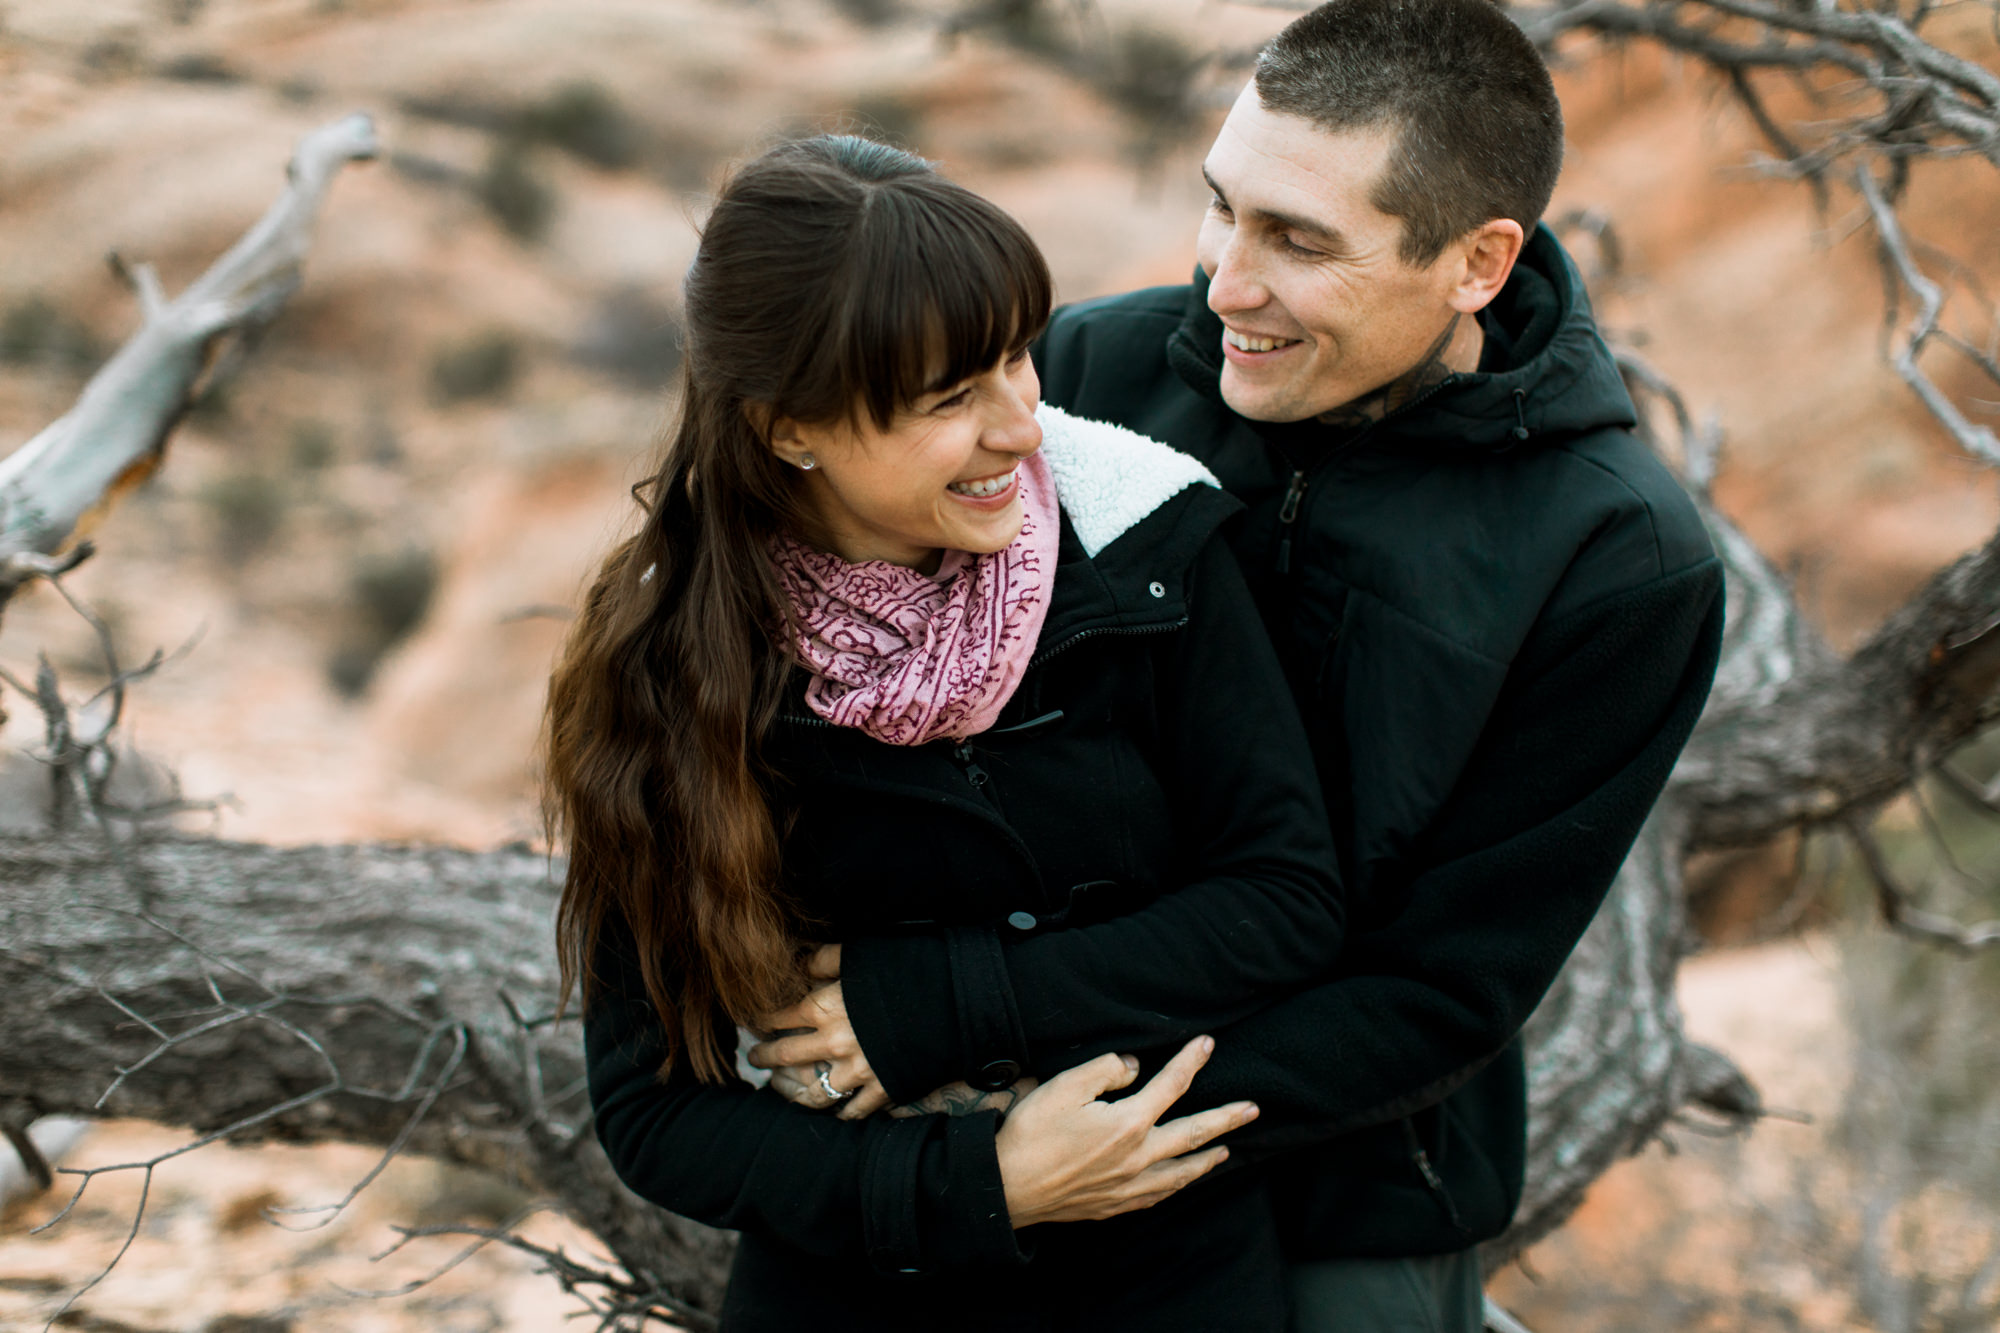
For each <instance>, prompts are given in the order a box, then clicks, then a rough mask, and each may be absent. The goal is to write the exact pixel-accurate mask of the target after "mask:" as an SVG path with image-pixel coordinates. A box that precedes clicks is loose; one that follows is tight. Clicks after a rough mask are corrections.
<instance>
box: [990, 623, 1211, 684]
mask: <svg viewBox="0 0 2000 1333" xmlns="http://www.w3.org/2000/svg"><path fill="white" fill-rule="evenodd" d="M1187 623H1188V618H1187V617H1186V616H1182V617H1181V618H1180V619H1178V620H1170V621H1161V622H1160V623H1158V624H1155V625H1099V626H1098V627H1097V628H1096V629H1087V630H1082V631H1079V632H1078V633H1075V634H1072V635H1070V636H1069V637H1068V638H1067V639H1064V640H1063V641H1062V642H1061V643H1058V644H1056V645H1054V646H1053V647H1050V648H1044V649H1042V650H1041V651H1040V652H1038V653H1036V654H1035V655H1034V656H1033V657H1031V658H1029V659H1028V669H1029V670H1031V671H1032V670H1033V669H1034V668H1036V667H1038V666H1040V665H1041V664H1042V663H1044V662H1046V661H1048V660H1049V659H1050V658H1051V657H1054V656H1056V654H1058V653H1065V652H1068V651H1069V649H1070V645H1072V644H1077V643H1082V642H1083V641H1084V640H1085V639H1094V638H1096V637H1097V636H1098V635H1100V634H1168V633H1171V632H1172V631H1174V630H1177V629H1186V628H1187Z"/></svg>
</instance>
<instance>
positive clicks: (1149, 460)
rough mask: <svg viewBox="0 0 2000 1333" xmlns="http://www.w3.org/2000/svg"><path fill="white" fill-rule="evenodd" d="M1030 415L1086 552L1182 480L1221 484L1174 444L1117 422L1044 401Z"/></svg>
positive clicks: (1107, 541)
mask: <svg viewBox="0 0 2000 1333" xmlns="http://www.w3.org/2000/svg"><path fill="white" fill-rule="evenodd" d="M1035 420H1037V421H1039V422H1040V423H1041V425H1042V457H1043V458H1045V459H1047V460H1048V464H1049V471H1050V472H1051V473H1052V474H1054V476H1055V479H1056V496H1057V498H1058V499H1059V500H1061V501H1062V507H1063V512H1064V513H1066V514H1068V515H1069V523H1070V526H1071V527H1072V528H1074V529H1075V530H1076V535H1077V539H1078V540H1079V541H1081V542H1082V543H1083V549H1084V551H1085V553H1086V554H1088V555H1090V556H1092V557H1093V558H1094V557H1095V556H1096V555H1097V553H1098V552H1099V551H1102V550H1103V549H1104V548H1105V547H1107V546H1109V545H1111V543H1112V542H1114V541H1116V540H1118V538H1119V537H1120V536H1122V535H1124V533H1126V532H1127V531H1129V530H1130V529H1131V528H1132V527H1134V526H1135V525H1136V524H1137V523H1138V522H1139V520H1140V519H1142V518H1144V517H1146V515H1148V514H1150V513H1152V512H1153V511H1154V510H1155V509H1158V508H1159V507H1160V506H1161V505H1163V504H1165V503H1166V502H1167V501H1168V500H1171V499H1172V498H1173V497H1174V496H1176V495H1179V494H1180V493H1181V492H1182V491H1184V490H1186V489H1187V488H1188V487H1190V486H1197V485H1199V486H1215V487H1218V488H1219V487H1220V486H1221V485H1222V483H1221V482H1219V481H1217V480H1216V479H1215V474H1214V473H1212V472H1210V471H1209V470H1208V469H1207V468H1205V467H1203V466H1202V465H1201V464H1200V463H1197V462H1196V461H1195V460H1194V459H1192V458H1190V457H1188V455H1186V454H1184V453H1182V452H1181V451H1180V450H1178V449H1174V448H1171V447H1169V446H1167V445H1164V444H1161V443H1160V442H1159V441H1158V440H1154V439H1148V438H1147V437H1146V436H1144V435H1141V434H1139V433H1137V432H1136V431H1129V430H1126V429H1125V428H1124V427H1123V426H1114V425H1112V424H1111V423H1110V422H1108V421H1091V420H1089V419H1087V418H1085V417H1073V416H1071V415H1070V414H1069V413H1067V412H1065V411H1063V410H1062V409H1061V408H1059V407H1051V406H1049V405H1048V404H1047V403H1043V404H1042V405H1041V406H1040V407H1039V408H1037V409H1035Z"/></svg>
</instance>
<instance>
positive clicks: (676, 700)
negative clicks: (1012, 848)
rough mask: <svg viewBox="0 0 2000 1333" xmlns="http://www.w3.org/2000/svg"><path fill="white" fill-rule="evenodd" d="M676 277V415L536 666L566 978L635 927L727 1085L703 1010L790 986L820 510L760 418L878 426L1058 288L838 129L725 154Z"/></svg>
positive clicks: (673, 1041)
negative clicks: (784, 807)
mask: <svg viewBox="0 0 2000 1333" xmlns="http://www.w3.org/2000/svg"><path fill="white" fill-rule="evenodd" d="M686 292H687V299H686V326H687V346H686V355H685V358H684V361H683V366H682V373H681V402H680V418H679V422H678V424H677V425H676V426H675V428H674V429H673V430H672V431H671V432H670V434H669V437H668V439H667V442H666V448H665V454H664V457H663V459H662V460H661V463H660V466H659V468H658V470H657V471H656V472H655V473H654V474H653V475H652V476H651V477H649V478H648V479H647V480H645V481H643V482H641V483H639V485H638V486H636V487H634V488H633V495H634V498H635V499H637V500H638V502H639V504H640V507H641V508H642V509H643V510H644V517H643V520H642V522H641V525H640V528H639V531H638V534H637V535H636V536H633V537H632V538H630V539H628V540H627V541H625V542H623V543H622V544H621V545H619V546H618V547H617V549H616V550H614V551H613V552H612V553H611V555H610V557H609V558H608V559H607V560H606V561H605V562H604V566H603V568H602V569H601V570H600V571H599V572H598V575H597V578H596V581H595V582H594V583H593V584H592V586H591V588H590V591H589V593H588V595H587V596H586V597H585V599H584V603H583V608H582V611H581V613H580V614H579V616H578V617H577V620H576V623H575V625H574V627H573V628H572V630H571V632H570V635H569V639H568V641H567V643H566V645H565V646H564V649H563V653H562V657H561V660H560V661H559V662H558V664H557V666H556V670H555V674H554V677H553V679H552V680H551V681H550V685H549V702H548V717H547V730H546V740H545V743H546V750H547V776H546V788H545V794H544V806H545V810H546V813H547V818H548V823H549V832H550V837H551V840H552V842H554V843H556V844H558V845H566V846H567V850H568V854H569V865H568V873H567V877H566V879H565V881H564V885H563V894H562V902H561V905H560V908H559V909H558V915H557V922H556V940H557V947H558V949H559V951H560V955H561V965H562V987H563V995H564V996H565V997H567V996H568V995H569V994H570V988H571V987H572V986H574V985H577V984H578V983H579V982H581V985H582V990H583V996H584V1003H585V1004H586V1006H587V1005H589V1004H590V1003H591V1002H592V1000H593V997H594V994H595V990H596V985H597V983H596V980H595V975H596V969H595V968H594V967H593V961H594V960H595V959H596V957H597V955H598V951H599V948H600V946H601V945H602V944H603V943H605V941H606V936H607V932H608V931H609V930H611V929H613V928H622V929H623V930H627V931H629V932H630V937H631V938H630V943H631V946H632V947H633V948H634V949H635V950H636V956H637V962H638V966H639V970H640V975H641V977H642V979H643V982H644V985H645V990H646V998H647V999H648V1000H649V1001H650V1002H651V1004H652V1006H653V1008H654V1010H655V1011H656V1012H657V1014H658V1015H659V1018H660V1021H661V1026H662V1028H663V1029H664V1032H665V1040H666V1046H667V1056H666V1062H665V1067H664V1068H663V1070H662V1072H663V1073H664V1072H665V1068H671V1067H672V1065H673V1064H674V1062H675V1061H676V1060H677V1059H679V1058H680V1057H681V1056H683V1055H685V1056H687V1057H688V1058H689V1059H690V1060H691V1061H692V1064H693V1067H694V1070H695V1072H696V1073H697V1075H698V1076H700V1077H701V1078H704V1079H707V1080H710V1081H715V1082H719V1081H721V1080H723V1079H724V1078H726V1077H728V1070H729V1066H728V1065H727V1064H726V1062H725V1056H724V1050H723V1047H722V1046H721V1044H720V1043H719V1042H718V1040H717V1036H718V1027H726V1025H725V1024H722V1023H719V1021H718V1020H719V1019H721V1018H722V1016H724V1015H726V1016H727V1018H728V1019H731V1020H734V1021H736V1022H742V1023H747V1022H750V1021H752V1020H753V1019H754V1018H755V1017H756V1016H757V1015H760V1014H764V1013H768V1012H770V1011H771V1010H772V1009H775V1008H778V1007H780V1006H782V1005H784V1004H786V1003H788V1002H789V1001H790V1000H792V999H793V998H796V996H797V994H798V993H799V991H800V989H801V987H802V985H803V976H802V973H801V971H800V968H799V964H798V950H799V945H800V943H801V940H800V927H801V926H802V925H803V924H804V923H803V922H801V921H800V920H799V919H798V918H797V916H796V913H795V912H794V910H793V908H792V905H791V903H790V901H789V900H788V898H787V896H786V895H785V893H784V890H783V880H782V874H781V866H780V863H779V861H780V858H779V851H780V835H779V831H778V829H777V827H776V824H775V821H774V819H773V814H772V809H771V804H770V801H769V798H768V795H767V787H768V785H769V784H768V775H767V774H766V773H765V772H764V770H763V767H762V765H761V763H760V760H759V750H760V746H761V742H762V739H763V737H764V735H765V733H766V732H767V731H768V729H769V728H770V726H771V723H772V722H773V720H774V719H775V717H776V716H777V713H778V709H779V705H780V703H781V702H782V699H783V696H784V690H785V685H786V681H787V678H788V675H789V673H790V671H791V669H792V667H791V658H790V656H789V654H788V653H787V652H786V651H785V649H784V647H783V645H784V644H785V643H786V642H787V638H786V634H787V626H788V625H789V623H790V621H789V616H790V612H789V610H788V609H787V607H786V606H785V605H784V602H783V599H782V596H781V594H780V592H779V588H778V584H777V579H776V576H775V574H774V572H773V570H772V567H771V562H770V555H769V550H770V542H771V538H772V537H773V535H774V534H776V533H779V532H785V533H789V534H794V535H798V536H801V537H805V538H807V539H810V537H811V536H812V533H813V525H812V523H811V520H810V515H809V512H808V507H807V505H806V502H805V498H804V494H803V490H802V488H801V485H800V477H799V475H798V474H797V473H796V471H795V470H794V469H792V468H790V467H787V466H786V465H785V464H784V463H782V462H781V461H780V460H779V458H778V457H777V455H776V454H775V453H774V452H773V451H772V449H771V447H770V444H769V441H768V439H767V438H766V436H765V434H764V432H763V431H761V430H760V429H759V428H758V427H757V425H756V424H755V422H756V421H765V422H769V421H770V420H773V419H776V418H783V417H789V418H791V419H793V420H797V421H801V422H815V423H824V422H834V421H839V420H848V421H858V420H859V419H860V415H861V414H862V413H863V412H865V413H866V414H867V415H868V416H869V417H870V418H871V419H873V421H874V422H875V423H876V425H877V426H878V427H879V428H882V429H887V428H888V427H889V426H890V425H891V424H892V422H893V420H894V418H895V415H896V413H897V412H898V411H900V410H902V409H903V408H905V407H906V406H907V405H908V404H910V403H911V402H913V401H915V399H916V398H917V397H918V396H919V395H920V394H922V393H924V392H926V391H927V390H929V389H931V388H933V387H934V386H936V385H938V384H941V383H949V382H953V381H956V380H959V379H963V378H965V377H967V376H969V375H972V374H975V373H977V372H979V371H982V370H984V369H986V368H988V367H990V366H992V365H993V364H994V363H996V362H997V361H999V360H1000V359H1001V358H1002V357H1004V356H1007V355H1008V354H1010V353H1012V352H1015V351H1018V350H1019V349H1020V348H1022V347H1023V346H1025V345H1026V343H1027V342H1028V340H1029V339H1030V338H1032V337H1033V336H1034V335H1035V334H1036V333H1038V332H1039V331H1040V329H1041V327H1042V325H1043V324H1044V323H1045V322H1046V321H1047V319H1048V314H1049V304H1050V283H1049V274H1048V268H1047V265H1046V264H1045V263H1044V261H1043V259H1042V256H1041V252H1040V251H1039V250H1037V249H1036V248H1035V244H1034V242H1033V241H1032V240H1030V239H1029V237H1028V235H1027V233H1026V232H1025V231H1023V230H1022V229H1021V227H1020V225H1019V224H1018V223H1016V222H1015V221H1014V220H1013V219H1012V218H1010V217H1008V216H1007V215H1006V214H1005V213H1004V212H1002V211H1001V210H1000V209H998V208H996V207H995V206H994V205H992V204H990V203H988V202H987V201H986V200H984V199H981V198H980V197H979V196H977V195H975V194H973V193H971V192H970V191H968V190H965V189H964V188H962V187H960V186H957V185H954V184H952V183H951V182H950V181H947V180H945V179H944V178H943V177H941V176H939V175H938V174H937V173H936V172H935V171H933V170H932V169H931V167H930V164H928V163H926V162H924V161H923V160H922V159H920V158H916V157H912V156H911V155H909V154H907V153H904V152H900V151H898V150H896V149H893V148H889V147H886V146H884V145H882V144H877V143H872V142H870V141H868V140H866V139H858V138H852V137H847V136H827V137H822V138H817V139H808V140H804V141H801V142H795V143H790V144H785V145H783V146H780V147H778V148H775V149H772V150H771V151H769V152H767V153H765V154H764V155H763V156H761V157H759V158H757V159H755V160H754V161H752V162H751V163H749V164H748V165H747V166H745V167H743V168H742V169H741V170H739V171H738V172H737V173H736V175H735V177H734V178H733V179H732V180H731V181H730V182H729V184H728V185H727V186H726V187H725V188H724V190H723V191H722V194H721V196H720V197H719V198H718V200H717V201H716V205H715V209H714V212H713V213H712V214H711V215H710V216H709V219H708V223H707V225H706V226H705V227H704V228H703V232H702V239H701V246H700V249H699V251H698V253H697V255H696V258H695V262H694V265H693V267H692V268H690V269H689V270H688V276H687V287H686ZM940 357H942V363H940V359H939V358H940Z"/></svg>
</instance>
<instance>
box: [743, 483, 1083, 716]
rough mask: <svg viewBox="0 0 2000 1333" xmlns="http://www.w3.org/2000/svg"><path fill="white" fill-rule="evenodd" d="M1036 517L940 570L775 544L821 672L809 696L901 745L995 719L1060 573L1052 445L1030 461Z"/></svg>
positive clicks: (1030, 510)
mask: <svg viewBox="0 0 2000 1333" xmlns="http://www.w3.org/2000/svg"><path fill="white" fill-rule="evenodd" d="M1021 502H1022V508H1023V509H1025V510H1026V512H1027V517H1026V520H1025V521H1024V522H1023V523H1022V524H1021V533H1020V535H1019V536H1018V537H1016V538H1015V539H1014V541H1013V543H1012V544H1011V545H1009V546H1008V547H1006V548H1005V549H1004V550H1000V551H996V552H993V553H992V554H990V555H972V554H970V553H968V552H965V551H946V552H945V553H944V561H943V563H942V564H941V565H940V566H939V567H938V572H937V573H936V574H934V575H925V574H919V573H918V572H917V571H916V570H914V569H906V568H904V567H903V566H901V565H892V564H890V563H888V562H887V561H884V560H869V561H865V562H863V563H861V564H858V565H857V564H850V563H849V562H847V561H845V560H842V559H841V558H840V557H839V556H837V555H829V554H828V553H826V552H825V551H816V550H814V549H813V548H811V547H809V546H806V545H804V544H802V543H800V542H796V541H793V540H791V539H790V538H788V537H780V538H778V539H777V541H776V542H775V543H774V544H773V556H774V561H775V563H776V565H777V569H778V582H779V583H780V584H781V585H782V586H783V587H784V590H785V594H786V596H787V597H789V598H790V599H791V603H792V610H793V611H794V613H796V615H797V616H798V620H799V625H800V626H801V628H802V630H803V633H802V634H801V635H800V637H799V641H798V644H797V649H798V655H799V659H800V661H802V662H803V663H804V664H805V665H806V667H807V668H808V669H809V670H810V671H811V672H812V673H813V679H812V683H811V684H810V685H808V686H807V687H806V706H807V707H809V708H811V709H812V711H813V712H814V713H816V714H818V715H819V716H820V717H823V718H825V719H826V720H827V721H829V722H831V723H833V724H835V725H836V726H842V727H859V728H860V729H861V730H863V731H865V732H867V733H868V734H869V735H871V736H873V737H874V738H875V739H877V740H879V741H885V742H887V743H888V744H890V745H921V744H923V743H924V742H925V741H930V740H936V739H937V738H938V737H940V736H948V737H950V738H951V739H953V740H963V739H964V738H965V737H967V736H972V735H976V734H977V733H979V732H982V731H984V730H986V729H987V728H988V727H990V726H992V725H993V723H994V720H995V719H997V718H998V717H999V716H1000V710H1001V709H1002V708H1003V707H1005V706H1006V703H1007V701H1008V700H1009V699H1011V698H1013V697H1014V690H1015V688H1016V687H1018V686H1019V685H1020V683H1021V674H1022V673H1023V672H1024V671H1025V670H1027V666H1028V659H1029V658H1030V657H1032V656H1034V652H1035V644H1036V643H1037V642H1038V641H1039V640H1040V639H1041V636H1042V621H1043V620H1044V619H1046V618H1047V616H1048V613H1049V595H1050V590H1051V588H1052V587H1053V585H1054V583H1055V572H1056V537H1057V533H1058V531H1059V528H1060V520H1059V519H1058V518H1057V515H1056V488H1055V479H1054V477H1053V476H1052V475H1051V474H1050V472H1049V465H1048V464H1047V463H1046V462H1045V461H1043V459H1042V456H1041V455H1040V454H1034V455H1031V456H1030V457H1028V458H1027V459H1025V460H1023V461H1022V463H1021Z"/></svg>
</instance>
